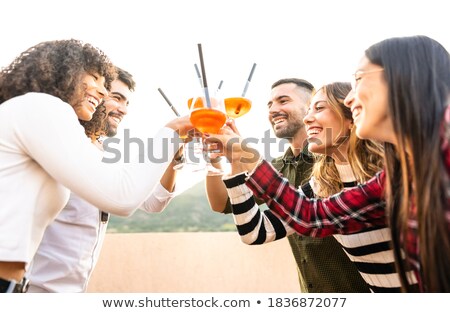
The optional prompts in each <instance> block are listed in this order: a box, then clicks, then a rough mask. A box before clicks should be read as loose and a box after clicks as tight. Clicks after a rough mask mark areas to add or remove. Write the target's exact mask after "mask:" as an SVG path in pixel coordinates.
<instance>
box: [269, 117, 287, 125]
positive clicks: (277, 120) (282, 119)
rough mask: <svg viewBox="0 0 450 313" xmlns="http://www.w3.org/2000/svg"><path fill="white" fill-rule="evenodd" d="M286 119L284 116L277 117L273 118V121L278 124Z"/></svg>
mask: <svg viewBox="0 0 450 313" xmlns="http://www.w3.org/2000/svg"><path fill="white" fill-rule="evenodd" d="M285 120H286V119H284V118H276V119H273V120H272V123H274V124H275V125H277V124H279V123H281V122H284V121H285Z"/></svg>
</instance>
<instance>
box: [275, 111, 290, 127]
mask: <svg viewBox="0 0 450 313" xmlns="http://www.w3.org/2000/svg"><path fill="white" fill-rule="evenodd" d="M285 121H287V116H285V115H281V114H277V115H275V116H273V117H272V125H274V126H276V125H278V124H280V123H283V122H285Z"/></svg>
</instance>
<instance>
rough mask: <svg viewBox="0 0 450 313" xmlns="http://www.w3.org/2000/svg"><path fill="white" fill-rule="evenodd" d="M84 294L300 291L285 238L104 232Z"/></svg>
mask: <svg viewBox="0 0 450 313" xmlns="http://www.w3.org/2000/svg"><path fill="white" fill-rule="evenodd" d="M88 292H167V293H174V292H186V293H195V292H213V293H224V292H238V293H245V292H280V293H287V292H300V290H299V286H298V280H297V271H296V265H295V261H294V258H293V256H292V253H291V250H290V247H289V243H288V242H287V240H286V239H283V240H280V241H278V242H273V243H270V244H266V245H262V246H248V245H245V244H243V243H242V242H241V241H240V239H239V236H238V234H237V233H235V232H217V233H216V232H212V233H143V234H107V236H106V238H105V243H104V246H103V250H102V253H101V256H100V260H99V262H98V264H97V267H96V269H95V271H94V273H93V275H92V278H91V282H90V284H89V288H88Z"/></svg>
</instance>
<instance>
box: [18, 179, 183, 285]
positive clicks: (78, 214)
mask: <svg viewBox="0 0 450 313" xmlns="http://www.w3.org/2000/svg"><path fill="white" fill-rule="evenodd" d="M174 196H175V193H174V192H169V191H167V190H166V189H165V188H164V187H163V186H162V185H161V184H160V183H158V184H157V185H156V186H155V188H154V190H153V192H152V194H151V195H150V197H149V198H148V199H147V200H146V201H145V202H144V204H143V205H142V207H141V208H140V209H142V210H144V211H146V212H149V213H156V212H162V211H163V210H164V209H165V208H166V206H167V205H168V204H169V202H170V200H171V199H173V197H174ZM107 226H108V219H106V220H102V212H101V211H99V210H98V209H97V208H96V207H95V206H93V205H92V204H90V203H88V202H86V201H85V200H83V199H81V198H80V197H79V196H77V195H76V194H74V193H72V194H71V195H70V199H69V202H68V203H67V205H66V206H65V207H64V209H63V210H62V211H61V212H60V213H59V214H58V216H57V217H56V219H55V220H54V221H53V222H52V223H51V224H50V225H49V226H48V227H47V229H46V230H45V233H44V237H43V238H42V241H41V244H40V245H39V249H38V250H37V252H36V255H35V256H34V258H33V261H32V263H31V265H30V268H29V269H28V271H27V274H26V276H27V278H28V279H29V280H30V287H29V289H28V292H86V290H87V287H88V283H89V279H90V277H91V274H92V272H93V270H94V268H95V265H96V264H97V261H98V258H99V256H100V251H101V249H102V246H103V241H104V238H105V234H106V229H107Z"/></svg>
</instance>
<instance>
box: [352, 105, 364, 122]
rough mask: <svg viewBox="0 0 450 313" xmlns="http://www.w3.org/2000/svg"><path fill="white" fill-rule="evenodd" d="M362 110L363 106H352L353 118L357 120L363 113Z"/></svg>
mask: <svg viewBox="0 0 450 313" xmlns="http://www.w3.org/2000/svg"><path fill="white" fill-rule="evenodd" d="M361 111H362V107H361V106H356V107H354V108H352V118H353V120H355V119H356V118H357V117H358V116H359V115H360V114H361Z"/></svg>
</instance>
